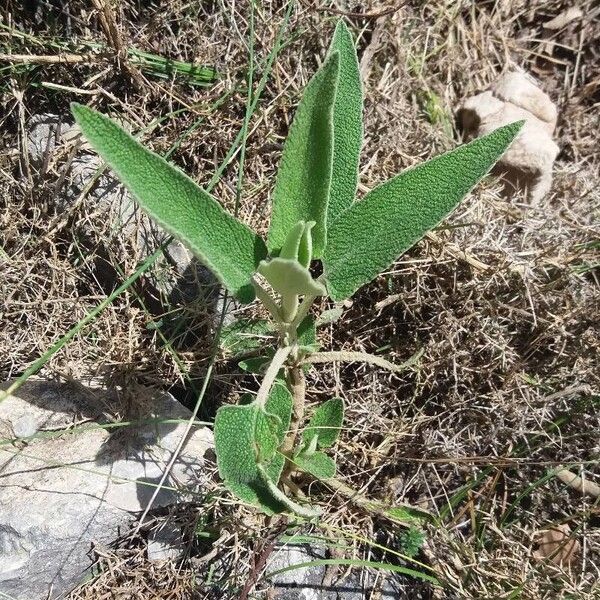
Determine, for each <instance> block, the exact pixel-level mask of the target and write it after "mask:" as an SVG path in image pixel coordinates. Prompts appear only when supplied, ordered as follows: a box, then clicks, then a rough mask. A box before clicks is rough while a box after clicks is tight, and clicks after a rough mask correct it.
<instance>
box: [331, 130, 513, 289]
mask: <svg viewBox="0 0 600 600" xmlns="http://www.w3.org/2000/svg"><path fill="white" fill-rule="evenodd" d="M522 124H523V122H522V121H520V122H517V123H512V124H511V125H506V126H505V127H501V128H500V129H497V130H496V131H493V132H492V133H490V134H488V135H486V136H484V137H481V138H479V139H476V140H474V141H473V142H470V143H469V144H465V145H463V146H460V147H459V148H457V149H456V150H452V151H451V152H448V153H446V154H442V155H441V156H438V157H436V158H433V159H431V160H429V161H427V162H425V163H423V164H420V165H418V166H416V167H413V168H411V169H408V170H407V171H404V172H403V173H401V174H400V175H397V176H396V177H394V178H393V179H390V180H389V181H386V182H385V183H383V184H381V185H380V186H378V187H376V188H375V189H374V190H372V191H371V192H370V193H369V194H367V195H366V197H365V198H364V200H362V201H361V202H357V203H355V204H353V205H352V206H351V207H350V208H349V209H348V210H347V211H346V212H344V213H343V214H342V215H341V216H340V217H339V218H338V220H337V221H336V222H335V225H334V226H333V227H332V228H331V229H330V231H329V234H328V240H327V248H326V249H325V255H324V257H323V263H324V274H325V279H326V282H327V289H328V291H329V295H330V296H331V297H332V298H333V299H334V300H336V301H339V300H344V299H346V298H348V297H350V296H351V295H352V294H353V293H354V292H355V291H356V290H357V289H358V288H359V287H361V286H362V285H364V284H365V283H368V282H369V281H371V280H372V279H373V278H374V277H376V276H377V274H378V273H380V272H381V271H383V270H384V269H386V268H387V267H389V266H390V265H391V264H392V263H393V262H394V261H395V260H396V259H397V258H398V257H399V256H400V255H401V254H402V253H403V252H405V251H406V250H408V249H409V248H410V247H411V246H412V245H413V244H415V242H417V241H418V240H419V239H421V237H423V235H425V233H426V232H427V231H429V230H430V229H432V228H433V227H435V226H436V225H438V223H439V222H440V221H441V220H442V219H443V218H444V217H446V216H447V215H448V213H450V212H451V211H452V210H453V209H454V208H455V207H456V205H457V204H458V203H459V202H460V201H461V200H462V199H463V198H464V197H465V196H466V195H467V194H468V193H469V191H471V189H473V187H474V186H475V185H476V184H477V182H478V181H479V180H480V179H481V178H482V177H483V176H484V175H485V174H486V173H487V172H488V171H489V170H490V169H491V167H492V166H493V165H494V164H495V163H496V161H497V160H498V159H499V158H500V157H501V156H502V154H503V153H504V151H505V150H506V149H507V148H508V146H509V145H510V143H511V142H512V141H513V139H514V138H515V136H516V135H517V133H518V132H519V130H520V129H521V126H522Z"/></svg>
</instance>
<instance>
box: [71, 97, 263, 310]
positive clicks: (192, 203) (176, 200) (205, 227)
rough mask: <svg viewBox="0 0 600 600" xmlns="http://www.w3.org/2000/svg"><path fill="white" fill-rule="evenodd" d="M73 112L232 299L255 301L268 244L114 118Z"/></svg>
mask: <svg viewBox="0 0 600 600" xmlns="http://www.w3.org/2000/svg"><path fill="white" fill-rule="evenodd" d="M71 110H72V112H73V115H74V116H75V120H76V121H77V123H78V124H79V126H80V127H81V130H82V131H83V134H84V135H85V137H86V138H87V140H88V141H89V142H90V144H91V145H92V147H93V148H94V150H96V152H98V154H100V156H101V157H102V158H103V159H104V160H105V161H106V162H107V163H108V165H109V166H110V167H111V168H112V169H113V170H114V171H115V173H116V174H117V175H118V176H119V179H120V180H121V181H122V182H123V184H124V185H125V187H127V189H128V190H129V191H130V192H131V193H132V194H133V195H134V196H135V198H136V199H137V201H138V202H139V203H140V206H142V208H143V209H144V210H145V211H146V212H147V213H148V214H149V215H150V216H151V217H152V218H153V219H154V220H155V221H156V222H157V223H158V224H159V225H160V226H161V227H163V228H164V229H165V230H166V231H168V232H169V233H171V234H172V235H174V236H175V237H176V238H178V239H180V240H181V241H182V242H183V243H184V244H185V245H187V246H188V247H189V249H190V250H191V251H192V252H193V253H194V254H195V255H196V256H197V257H198V258H199V259H200V260H201V261H202V262H203V263H204V264H205V265H206V266H207V267H208V268H209V269H211V270H212V271H213V273H214V274H215V276H216V277H217V278H218V279H219V281H220V282H221V283H222V284H223V285H224V286H225V287H226V288H227V289H228V290H229V291H230V292H231V293H232V294H234V295H235V296H237V297H238V298H239V299H240V300H241V301H242V302H250V301H252V300H253V299H254V288H253V287H252V285H251V283H250V280H251V278H252V275H253V274H254V272H255V271H256V268H257V266H258V264H259V262H260V261H261V260H262V259H264V258H265V257H266V255H267V249H266V246H265V243H264V242H263V240H262V239H261V238H260V237H259V236H257V235H256V234H255V233H254V232H253V231H252V230H251V229H250V228H248V227H247V226H246V225H244V224H243V223H241V222H240V221H238V220H237V219H236V218H234V217H233V216H231V215H230V214H228V213H227V212H225V210H223V208H222V207H221V205H220V204H219V203H218V202H217V201H216V200H215V199H214V198H213V197H212V196H211V195H210V194H208V192H205V191H204V190H202V189H201V188H200V187H198V185H196V183H195V182H194V181H192V179H190V178H189V177H188V176H187V175H185V174H184V173H183V172H182V171H180V170H179V169H178V168H176V167H174V166H173V165H171V164H169V163H168V162H167V161H166V160H165V159H164V158H162V157H161V156H159V155H158V154H155V153H154V152H151V151H150V150H148V149H147V148H144V146H142V145H141V144H140V143H139V142H138V141H136V140H135V139H133V137H131V135H129V133H127V132H126V131H124V130H123V129H121V127H119V126H118V125H117V124H116V123H114V122H113V121H112V120H111V119H109V118H108V117H105V116H104V115H101V114H100V113H98V112H96V111H94V110H91V109H90V108H87V107H86V106H82V105H80V104H76V103H73V104H72V105H71Z"/></svg>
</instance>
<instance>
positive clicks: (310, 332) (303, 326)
mask: <svg viewBox="0 0 600 600" xmlns="http://www.w3.org/2000/svg"><path fill="white" fill-rule="evenodd" d="M297 336H298V338H297V339H298V345H299V346H300V348H301V349H302V350H303V351H304V352H318V350H319V343H318V342H317V325H316V321H315V318H314V317H313V316H311V315H308V316H306V317H304V319H302V322H301V323H300V325H298V330H297Z"/></svg>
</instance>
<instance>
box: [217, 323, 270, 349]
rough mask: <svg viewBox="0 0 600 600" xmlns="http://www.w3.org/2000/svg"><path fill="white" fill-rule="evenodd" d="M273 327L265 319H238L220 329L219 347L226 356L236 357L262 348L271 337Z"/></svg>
mask: <svg viewBox="0 0 600 600" xmlns="http://www.w3.org/2000/svg"><path fill="white" fill-rule="evenodd" d="M272 333H273V325H272V324H271V323H270V322H269V321H267V320H265V319H240V320H239V321H234V322H233V323H231V324H230V325H226V326H225V327H223V328H222V329H221V335H220V337H219V346H220V347H221V350H223V352H225V353H227V354H232V355H234V356H235V355H237V354H242V353H245V352H249V351H251V350H256V349H257V348H263V347H264V346H265V345H266V344H267V341H270V340H266V339H265V338H267V337H268V336H269V334H271V335H272Z"/></svg>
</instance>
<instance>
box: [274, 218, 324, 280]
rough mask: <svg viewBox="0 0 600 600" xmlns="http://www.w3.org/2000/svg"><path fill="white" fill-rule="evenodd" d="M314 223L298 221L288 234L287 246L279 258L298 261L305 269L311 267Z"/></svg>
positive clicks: (283, 248) (284, 246) (282, 249)
mask: <svg viewBox="0 0 600 600" xmlns="http://www.w3.org/2000/svg"><path fill="white" fill-rule="evenodd" d="M314 226H315V222H314V221H309V222H308V223H306V222H305V221H298V222H297V223H296V225H295V226H294V228H293V229H292V230H291V231H290V232H289V233H288V236H287V238H286V240H285V244H284V245H283V247H282V248H281V252H280V254H279V258H291V259H293V260H297V261H298V262H299V263H300V264H301V265H302V266H303V267H304V268H306V269H307V268H308V267H309V266H310V261H311V260H312V233H311V230H312V228H313V227H314Z"/></svg>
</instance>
